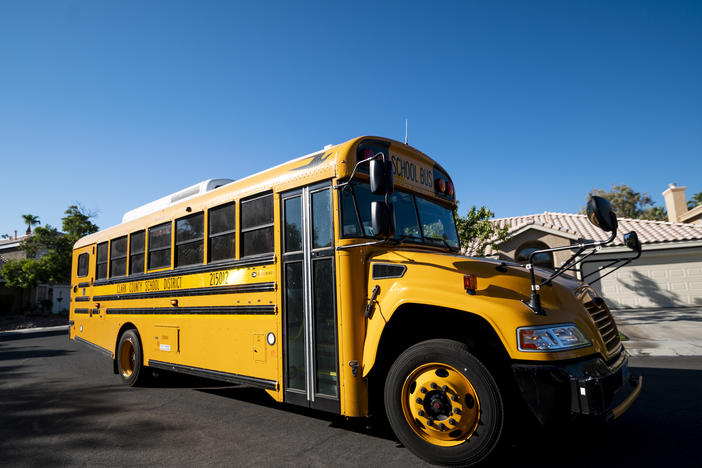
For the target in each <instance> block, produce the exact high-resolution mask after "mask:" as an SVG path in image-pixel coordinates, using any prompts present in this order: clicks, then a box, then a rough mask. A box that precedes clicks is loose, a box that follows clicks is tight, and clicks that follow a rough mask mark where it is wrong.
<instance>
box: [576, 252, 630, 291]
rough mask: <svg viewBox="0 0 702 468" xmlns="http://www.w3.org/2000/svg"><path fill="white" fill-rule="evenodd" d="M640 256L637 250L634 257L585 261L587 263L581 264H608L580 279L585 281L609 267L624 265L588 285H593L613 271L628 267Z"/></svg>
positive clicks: (612, 270)
mask: <svg viewBox="0 0 702 468" xmlns="http://www.w3.org/2000/svg"><path fill="white" fill-rule="evenodd" d="M640 256H641V250H638V251H637V252H636V255H634V256H633V257H628V258H615V259H605V260H590V261H587V262H583V263H598V262H607V261H608V262H609V263H608V264H607V265H605V266H603V267H602V268H600V269H599V270H596V271H592V272H590V273H588V274H587V275H585V276H583V277H582V280H583V281H585V278H587V277H588V276H592V275H594V274H595V273H598V272H600V271H602V270H604V269H605V268H609V267H611V266H614V265H616V264H617V263H618V262H624V263H622V264H621V265H618V266H617V267H616V268H613V269H611V270H610V271H608V272H607V273H605V274H604V275H602V276H600V277H599V278H597V279H596V280H594V281H593V282H592V283H590V284H595V283H596V282H598V281H600V280H601V279H602V278H604V277H605V276H607V275H609V274H610V273H614V272H615V271H617V270H618V269H620V268H621V267H623V266H625V265H628V264H629V263H631V262H633V261H634V260H636V259H637V258H639V257H640ZM581 266H582V265H581Z"/></svg>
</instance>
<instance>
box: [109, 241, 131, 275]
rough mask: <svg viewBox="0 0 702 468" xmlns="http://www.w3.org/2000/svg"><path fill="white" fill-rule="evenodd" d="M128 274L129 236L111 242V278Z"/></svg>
mask: <svg viewBox="0 0 702 468" xmlns="http://www.w3.org/2000/svg"><path fill="white" fill-rule="evenodd" d="M126 274H127V236H122V237H118V238H117V239H112V241H111V242H110V278H114V277H115V276H124V275H126Z"/></svg>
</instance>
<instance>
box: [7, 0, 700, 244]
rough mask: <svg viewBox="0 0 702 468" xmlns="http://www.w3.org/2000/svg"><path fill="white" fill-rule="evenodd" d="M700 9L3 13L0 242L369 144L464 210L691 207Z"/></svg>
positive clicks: (582, 6) (71, 4)
mask: <svg viewBox="0 0 702 468" xmlns="http://www.w3.org/2000/svg"><path fill="white" fill-rule="evenodd" d="M701 83H702V2H695V1H693V2H684V1H677V2H664V1H660V2H646V1H633V2H625V1H617V2H596V1H587V2H577V1H568V2H561V1H555V2H538V1H536V2H523V1H516V2H493V1H491V2H480V3H479V2H469V1H461V2H444V1H437V2H412V1H409V2H408V1H402V2H396V3H394V2H368V3H363V2H316V3H313V2H302V1H301V2H266V1H261V2H242V3H239V2H233V1H232V2H225V1H221V2H216V1H199V2H195V1H193V2H175V1H160V2H159V1H150V2H142V1H133V2H130V1H119V2H114V1H60V0H52V1H46V2H35V1H15V2H2V3H0V168H1V169H0V234H4V233H8V234H12V233H13V231H14V229H18V230H19V231H20V232H22V231H23V230H24V226H23V224H22V220H21V217H20V215H21V214H24V213H32V214H35V215H37V216H39V218H40V219H41V221H42V223H43V224H45V223H49V224H52V225H54V226H60V218H61V216H62V213H63V211H64V210H65V209H66V207H67V206H68V205H70V204H73V203H80V204H81V205H83V206H84V207H86V208H88V209H90V210H94V211H97V212H98V217H97V218H96V220H95V221H96V222H97V224H98V225H99V226H100V227H103V228H104V227H108V226H110V225H113V224H117V223H118V222H120V220H121V215H122V213H124V212H125V211H128V210H129V209H131V208H134V207H136V206H138V205H141V204H143V203H146V202H148V201H151V200H153V199H156V198H159V197H161V196H163V195H166V194H168V193H172V192H175V191H177V190H179V189H181V188H183V187H186V186H188V185H191V184H193V183H196V182H199V181H201V180H205V179H208V178H212V177H229V178H234V179H236V178H241V177H244V176H246V175H248V174H251V173H254V172H257V171H259V170H262V169H265V168H267V167H270V166H273V165H275V164H278V163H280V162H283V161H285V160H288V159H290V158H293V157H297V156H300V155H303V154H307V153H310V152H312V151H315V150H317V149H320V148H322V147H323V146H324V145H326V144H330V143H339V142H342V141H345V140H347V139H350V138H353V137H355V136H359V135H364V134H371V135H381V136H387V137H391V138H396V139H398V140H401V139H402V138H403V137H404V119H405V118H407V119H409V143H410V144H411V145H413V146H415V147H417V148H419V149H420V150H422V151H424V152H425V153H427V154H429V155H430V156H432V157H434V158H435V159H436V160H437V161H439V162H440V163H441V164H442V165H443V166H444V167H445V168H446V169H447V170H448V171H449V172H450V173H451V174H452V176H453V179H454V182H455V183H456V190H457V196H458V199H459V200H460V201H461V212H462V213H463V212H465V210H466V209H467V208H468V207H470V206H471V205H473V204H477V205H483V204H484V205H487V206H488V207H489V208H491V209H492V210H493V211H494V212H495V213H496V215H497V216H498V217H504V216H516V215H522V214H529V213H536V212H543V211H546V210H548V211H560V212H576V211H578V210H579V209H580V207H581V206H583V205H584V204H585V199H586V196H587V194H588V192H589V191H590V190H591V189H592V188H609V187H610V186H611V185H612V184H628V185H630V186H631V187H633V188H634V189H635V190H637V191H641V192H647V193H648V194H649V195H651V196H652V197H653V199H654V200H655V201H656V204H657V205H663V199H662V196H661V195H660V194H661V192H662V191H663V190H665V189H666V187H667V185H668V183H670V182H676V183H677V184H678V185H685V186H687V187H688V189H687V193H688V196H690V195H691V194H693V193H696V192H700V191H702V180H700V174H702V86H701Z"/></svg>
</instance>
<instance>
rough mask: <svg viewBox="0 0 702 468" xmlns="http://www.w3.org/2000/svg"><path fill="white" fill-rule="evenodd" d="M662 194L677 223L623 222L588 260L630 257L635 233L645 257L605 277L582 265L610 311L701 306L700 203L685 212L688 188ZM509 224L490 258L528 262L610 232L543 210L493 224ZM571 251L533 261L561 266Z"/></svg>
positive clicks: (578, 216) (574, 216) (596, 269)
mask: <svg viewBox="0 0 702 468" xmlns="http://www.w3.org/2000/svg"><path fill="white" fill-rule="evenodd" d="M663 196H664V198H665V200H666V210H667V212H668V215H669V218H670V219H671V220H674V221H673V222H664V221H647V220H641V219H626V218H623V219H619V229H618V233H617V237H616V239H615V240H614V241H613V242H612V243H611V244H609V245H607V246H606V247H604V248H602V249H601V250H600V251H598V252H597V253H596V254H594V255H592V256H591V257H589V259H588V260H590V259H597V260H604V259H614V258H618V257H625V256H631V255H632V251H631V250H629V249H628V248H627V247H626V246H625V245H624V239H623V236H624V234H625V233H627V232H629V231H636V232H637V233H638V236H639V240H640V241H641V243H642V246H643V253H642V255H641V257H640V258H639V259H637V260H635V261H633V262H632V263H630V264H629V265H627V266H624V267H622V268H620V269H619V270H617V271H616V272H614V273H612V274H610V275H607V276H604V275H605V274H606V272H607V271H608V270H607V269H605V270H602V271H601V272H600V268H601V267H602V266H603V265H606V262H603V263H587V264H584V265H583V268H582V274H583V275H588V274H590V273H593V274H592V275H591V276H589V277H588V278H587V281H588V282H594V281H595V280H597V279H598V278H599V277H600V276H601V275H602V276H603V278H602V279H601V281H596V282H595V283H594V285H593V287H594V288H595V289H596V290H597V291H598V293H599V294H601V295H602V297H604V298H605V299H606V300H607V302H608V303H609V304H610V307H612V308H633V307H636V308H646V307H650V308H655V307H693V306H702V224H701V221H700V219H702V205H700V206H697V207H695V208H693V209H692V210H689V211H688V209H687V202H686V198H685V187H676V186H674V185H671V187H670V188H668V189H667V190H666V191H665V192H663ZM493 222H494V223H496V224H497V225H499V226H508V229H509V234H510V237H509V239H508V240H506V241H505V242H503V243H502V244H500V245H499V248H498V249H495V250H493V249H489V250H488V251H487V252H486V255H487V256H490V257H493V258H498V259H503V260H508V261H517V262H520V263H526V261H527V259H528V256H529V254H530V253H531V252H533V251H534V250H540V249H546V248H551V247H561V246H567V245H572V244H574V243H577V240H578V239H580V238H582V239H589V240H604V239H607V238H608V237H609V236H608V233H605V232H604V231H602V230H600V229H598V228H596V227H595V226H593V225H592V224H590V222H589V221H588V219H587V216H585V215H581V214H570V213H552V212H548V211H547V212H544V213H541V214H532V215H526V216H516V217H512V218H499V219H495V220H493ZM569 257H570V253H569V251H565V252H555V253H552V254H537V256H536V258H535V262H534V263H536V264H537V265H541V266H544V267H548V268H554V267H559V266H561V265H562V264H563V262H564V261H566V260H567V259H568V258H569Z"/></svg>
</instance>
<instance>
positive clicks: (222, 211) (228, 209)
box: [207, 203, 236, 262]
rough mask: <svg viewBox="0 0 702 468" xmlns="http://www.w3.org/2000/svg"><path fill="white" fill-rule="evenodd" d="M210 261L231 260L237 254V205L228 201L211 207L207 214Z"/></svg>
mask: <svg viewBox="0 0 702 468" xmlns="http://www.w3.org/2000/svg"><path fill="white" fill-rule="evenodd" d="M207 219H208V224H209V226H208V228H207V235H208V236H209V239H208V242H209V244H208V246H207V253H208V256H209V257H210V258H209V260H208V261H210V262H217V261H219V260H231V259H233V258H234V256H235V252H236V251H235V247H236V236H235V234H236V226H235V225H234V222H235V219H236V205H235V204H234V203H227V204H226V205H220V206H218V207H215V208H212V209H210V211H209V212H208V215H207Z"/></svg>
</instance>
